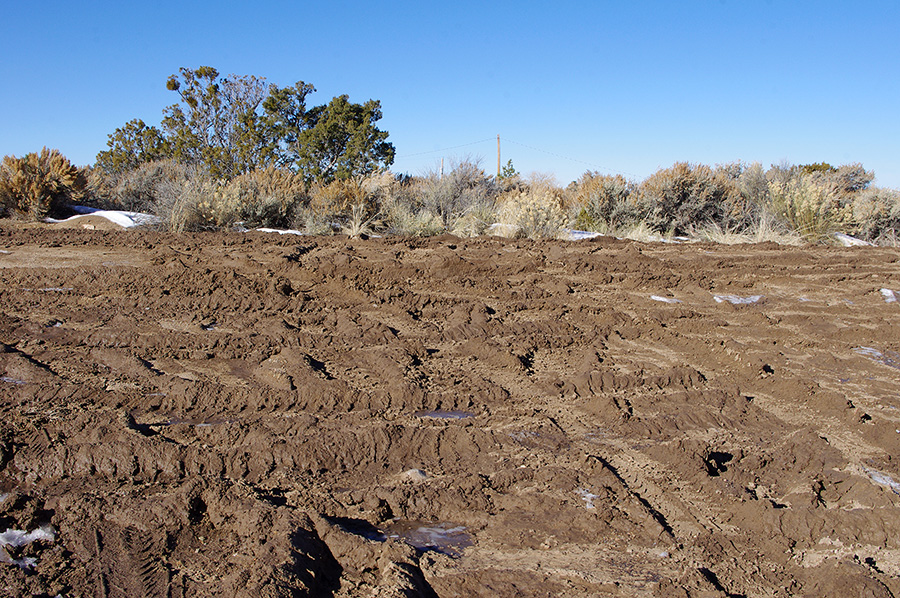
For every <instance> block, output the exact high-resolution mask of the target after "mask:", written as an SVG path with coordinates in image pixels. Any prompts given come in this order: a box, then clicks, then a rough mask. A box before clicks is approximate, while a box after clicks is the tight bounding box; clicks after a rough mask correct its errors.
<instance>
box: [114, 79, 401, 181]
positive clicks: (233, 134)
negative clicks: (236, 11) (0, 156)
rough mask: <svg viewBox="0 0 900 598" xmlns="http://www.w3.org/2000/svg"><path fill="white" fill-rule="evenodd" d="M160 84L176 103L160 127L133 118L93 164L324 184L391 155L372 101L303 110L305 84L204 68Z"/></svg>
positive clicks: (374, 166) (372, 167) (379, 164)
mask: <svg viewBox="0 0 900 598" xmlns="http://www.w3.org/2000/svg"><path fill="white" fill-rule="evenodd" d="M166 87H167V89H169V90H170V91H174V92H176V93H177V94H178V95H179V98H180V101H179V102H178V103H176V104H173V105H171V106H169V107H167V108H166V109H165V110H164V111H163V119H162V130H161V131H160V130H159V129H156V128H155V127H148V126H147V125H145V124H144V122H143V121H141V120H139V119H135V120H132V121H130V122H129V123H127V124H126V125H125V126H124V127H121V128H119V129H116V131H115V132H114V133H113V134H112V135H110V136H109V141H108V142H107V145H108V146H109V149H108V150H107V151H104V152H100V153H99V154H98V155H97V166H98V168H100V169H101V170H103V171H104V172H105V173H106V174H108V175H111V174H117V173H121V172H124V171H126V170H129V169H133V168H135V167H137V166H138V165H139V164H143V163H146V162H149V161H154V160H159V159H163V158H168V157H171V158H173V159H175V160H177V161H178V162H180V163H182V164H185V165H188V166H195V167H200V168H202V169H204V170H206V171H208V172H209V173H210V175H211V176H213V177H214V178H216V179H222V180H226V181H227V180H231V179H233V178H235V177H237V176H239V175H241V174H244V173H248V172H251V171H254V170H260V169H263V168H267V167H270V166H274V167H285V168H291V169H294V170H297V171H299V172H301V173H302V174H303V176H304V178H306V180H307V181H309V182H313V181H318V182H323V183H328V182H330V181H332V180H335V179H346V178H351V177H353V176H364V175H367V174H370V173H372V172H374V171H376V170H378V169H380V168H384V167H386V166H389V165H390V164H391V163H392V162H393V160H394V146H393V145H391V144H390V143H388V142H387V141H386V140H387V137H388V133H387V131H382V130H380V129H378V128H377V127H376V126H375V123H377V121H378V120H380V119H381V117H382V114H381V104H380V103H379V102H378V101H376V100H369V101H368V102H366V103H365V104H354V103H351V102H350V101H349V98H348V97H347V96H346V95H342V96H338V97H336V98H334V99H332V100H331V102H329V103H328V104H326V105H323V106H315V107H313V108H309V109H307V106H306V98H307V96H308V95H309V94H310V93H312V92H314V91H315V88H314V87H313V86H312V85H309V84H307V83H304V82H302V81H299V82H297V83H296V84H295V85H294V86H293V87H287V88H278V87H277V86H274V85H267V84H266V82H265V79H262V78H259V77H253V76H236V75H230V76H229V77H220V76H219V72H218V71H217V70H216V69H214V68H212V67H209V66H201V67H199V68H197V69H188V68H182V69H180V71H179V74H178V75H171V76H170V77H169V79H168V81H167V82H166Z"/></svg>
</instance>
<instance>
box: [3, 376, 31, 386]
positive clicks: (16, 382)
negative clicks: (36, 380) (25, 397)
mask: <svg viewBox="0 0 900 598" xmlns="http://www.w3.org/2000/svg"><path fill="white" fill-rule="evenodd" d="M0 382H7V383H9V384H28V383H27V382H25V381H24V380H16V379H15V378H10V377H9V376H0Z"/></svg>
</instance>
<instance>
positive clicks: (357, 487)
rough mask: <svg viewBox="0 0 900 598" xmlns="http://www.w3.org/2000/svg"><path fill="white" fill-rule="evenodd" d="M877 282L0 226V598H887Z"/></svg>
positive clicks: (592, 248)
mask: <svg viewBox="0 0 900 598" xmlns="http://www.w3.org/2000/svg"><path fill="white" fill-rule="evenodd" d="M898 258H900V252H898V250H897V249H878V248H850V249H844V248H823V247H813V248H801V249H797V248H785V247H779V246H775V245H756V246H731V247H729V246H716V245H706V244H690V245H678V244H640V243H635V242H630V241H618V240H614V239H610V238H601V239H599V240H595V241H583V242H531V241H510V240H504V239H495V238H478V239H466V240H463V239H457V238H452V237H441V238H434V239H427V240H419V239H407V238H385V239H364V240H349V239H347V238H340V237H335V238H308V237H297V236H291V235H284V236H279V235H275V234H265V233H258V232H252V233H245V234H242V233H205V234H194V235H181V236H175V235H166V234H161V233H154V232H151V231H146V230H144V231H141V230H133V229H132V230H127V231H126V230H108V231H107V230H100V229H99V228H95V229H94V230H85V229H65V228H53V227H47V226H37V227H24V226H22V225H16V224H14V223H9V222H6V223H0V343H2V344H0V409H2V416H0V544H5V547H4V548H2V549H0V561H3V562H0V595H3V596H29V595H38V596H57V595H61V596H65V597H75V596H109V597H113V596H169V597H180V596H252V597H254V598H261V597H267V596H407V597H408V596H431V597H433V596H440V597H442V598H443V597H451V596H492V597H493V596H500V597H503V596H576V597H577V596H693V597H707V596H748V597H749V596H854V597H855V596H878V597H881V596H895V595H900V578H898V575H900V495H898V493H900V460H898V455H900V410H898V409H900V383H898V380H900V303H898V302H896V301H890V299H891V298H893V295H891V294H890V293H889V292H888V291H890V290H894V291H898V292H897V294H896V296H897V297H900V264H898ZM882 289H887V291H885V292H882ZM716 296H718V297H719V301H717V300H716ZM663 299H665V300H667V301H664V300H663ZM675 301H677V302H675ZM15 530H21V533H19V532H16V531H15ZM29 559H31V560H29Z"/></svg>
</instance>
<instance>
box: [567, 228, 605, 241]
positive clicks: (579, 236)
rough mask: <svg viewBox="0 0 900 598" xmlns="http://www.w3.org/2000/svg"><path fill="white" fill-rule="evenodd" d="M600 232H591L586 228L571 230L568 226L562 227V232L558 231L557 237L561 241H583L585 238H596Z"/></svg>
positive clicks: (599, 235)
mask: <svg viewBox="0 0 900 598" xmlns="http://www.w3.org/2000/svg"><path fill="white" fill-rule="evenodd" d="M602 236H603V235H601V234H600V233H592V232H590V231H586V230H571V229H568V228H565V229H563V231H562V233H560V236H559V238H560V239H562V240H563V241H585V240H587V239H596V238H597V237H602Z"/></svg>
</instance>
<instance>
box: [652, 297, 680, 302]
mask: <svg viewBox="0 0 900 598" xmlns="http://www.w3.org/2000/svg"><path fill="white" fill-rule="evenodd" d="M650 298H651V299H653V300H654V301H662V302H663V303H681V301H680V300H679V299H675V298H674V297H660V296H659V295H650Z"/></svg>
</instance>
